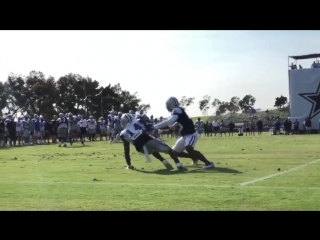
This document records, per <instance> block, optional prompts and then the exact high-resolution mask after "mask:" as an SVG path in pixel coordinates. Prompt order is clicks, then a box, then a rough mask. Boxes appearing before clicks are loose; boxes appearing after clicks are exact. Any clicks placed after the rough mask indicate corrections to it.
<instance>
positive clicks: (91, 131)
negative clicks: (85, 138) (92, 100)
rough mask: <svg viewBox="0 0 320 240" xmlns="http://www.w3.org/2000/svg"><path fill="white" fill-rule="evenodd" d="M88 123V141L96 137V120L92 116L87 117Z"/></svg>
mask: <svg viewBox="0 0 320 240" xmlns="http://www.w3.org/2000/svg"><path fill="white" fill-rule="evenodd" d="M87 123H88V130H89V141H94V140H95V138H96V122H95V120H94V118H93V116H90V117H89V120H88V121H87Z"/></svg>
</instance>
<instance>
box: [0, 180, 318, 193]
mask: <svg viewBox="0 0 320 240" xmlns="http://www.w3.org/2000/svg"><path fill="white" fill-rule="evenodd" d="M1 183H4V184H6V183H7V184H31V185H33V184H35V185H37V184H41V185H54V184H65V185H91V186H93V185H96V186H97V185H100V186H101V185H110V186H124V187H125V186H127V187H147V186H149V187H178V188H180V187H188V188H213V189H214V188H221V189H224V188H238V189H240V188H241V189H282V190H299V191H300V190H320V187H268V186H265V187H264V186H261V187H260V186H259V187H252V186H250V187H245V188H244V187H243V186H239V185H235V186H231V185H202V184H178V183H159V184H158V183H157V184H152V183H126V182H124V183H119V182H103V181H101V182H99V181H98V182H41V181H22V182H18V181H0V184H1Z"/></svg>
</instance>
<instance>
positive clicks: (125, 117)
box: [121, 113, 134, 127]
mask: <svg viewBox="0 0 320 240" xmlns="http://www.w3.org/2000/svg"><path fill="white" fill-rule="evenodd" d="M133 120H134V118H133V117H132V115H131V114H130V113H125V114H123V115H122V116H121V125H122V127H126V126H127V125H128V124H129V123H132V121H133Z"/></svg>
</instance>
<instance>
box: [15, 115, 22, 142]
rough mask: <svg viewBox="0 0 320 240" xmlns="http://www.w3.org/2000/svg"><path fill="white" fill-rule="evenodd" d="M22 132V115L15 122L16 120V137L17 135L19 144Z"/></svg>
mask: <svg viewBox="0 0 320 240" xmlns="http://www.w3.org/2000/svg"><path fill="white" fill-rule="evenodd" d="M22 133H23V122H22V117H18V119H17V122H16V137H17V140H18V145H19V146H20V145H21V140H22Z"/></svg>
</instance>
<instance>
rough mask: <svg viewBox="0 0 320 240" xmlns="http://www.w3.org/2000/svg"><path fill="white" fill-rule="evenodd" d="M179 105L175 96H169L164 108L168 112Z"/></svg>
mask: <svg viewBox="0 0 320 240" xmlns="http://www.w3.org/2000/svg"><path fill="white" fill-rule="evenodd" d="M176 107H179V101H178V99H177V98H176V97H170V98H169V99H168V100H167V101H166V108H167V110H168V111H169V112H171V111H172V110H173V109H174V108H176Z"/></svg>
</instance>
